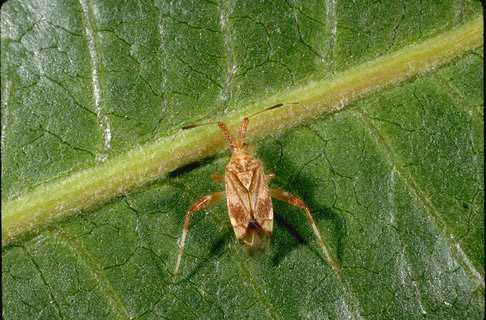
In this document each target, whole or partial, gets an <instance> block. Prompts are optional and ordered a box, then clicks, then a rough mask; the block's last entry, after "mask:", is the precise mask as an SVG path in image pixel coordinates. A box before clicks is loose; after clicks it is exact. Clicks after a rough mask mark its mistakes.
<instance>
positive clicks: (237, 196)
mask: <svg viewBox="0 0 486 320" xmlns="http://www.w3.org/2000/svg"><path fill="white" fill-rule="evenodd" d="M224 180H225V189H226V202H227V204H228V214H229V218H230V221H231V225H232V226H233V230H234V231H235V235H236V238H237V239H241V238H242V237H243V235H244V234H245V232H246V228H247V226H248V223H249V222H250V220H251V213H250V210H251V205H250V199H249V197H248V190H247V189H246V188H245V186H244V185H243V184H242V183H241V181H240V180H239V179H238V176H236V174H234V173H233V172H231V171H229V170H226V173H225V175H224Z"/></svg>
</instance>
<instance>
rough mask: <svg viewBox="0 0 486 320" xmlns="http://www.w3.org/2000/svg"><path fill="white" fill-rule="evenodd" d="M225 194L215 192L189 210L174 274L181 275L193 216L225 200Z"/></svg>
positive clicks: (198, 201) (185, 218)
mask: <svg viewBox="0 0 486 320" xmlns="http://www.w3.org/2000/svg"><path fill="white" fill-rule="evenodd" d="M224 194H225V193H224V192H214V193H211V194H209V195H207V196H205V197H202V198H201V199H199V200H197V201H196V202H194V204H193V205H192V206H191V207H190V208H189V210H188V211H187V213H186V216H185V217H184V226H183V227H182V237H181V240H180V242H179V255H178V256H177V261H176V266H175V271H174V274H178V273H179V267H180V265H181V260H182V255H183V254H184V245H185V243H186V238H187V234H188V232H189V221H190V220H191V216H192V214H193V213H194V212H196V211H199V210H202V209H204V208H206V207H208V206H210V205H213V204H215V203H216V202H218V201H219V200H221V199H223V198H224Z"/></svg>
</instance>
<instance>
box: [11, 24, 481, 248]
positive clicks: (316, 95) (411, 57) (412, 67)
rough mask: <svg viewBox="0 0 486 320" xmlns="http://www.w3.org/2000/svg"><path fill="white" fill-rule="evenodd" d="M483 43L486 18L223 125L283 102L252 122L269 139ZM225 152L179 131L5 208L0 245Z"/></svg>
mask: <svg viewBox="0 0 486 320" xmlns="http://www.w3.org/2000/svg"><path fill="white" fill-rule="evenodd" d="M482 45H483V22H482V17H477V18H475V19H473V20H471V21H470V22H468V23H466V24H465V25H463V26H460V27H458V28H456V29H453V30H451V31H448V32H445V33H443V34H440V35H438V36H435V37H433V38H430V39H428V40H425V41H423V42H420V43H417V44H413V45H410V46H408V47H406V48H403V49H401V50H398V51H396V52H393V53H390V54H387V55H384V56H382V57H381V58H379V59H376V60H374V61H371V62H368V63H365V64H362V65H359V66H357V67H355V68H352V69H350V70H347V71H345V72H343V73H341V74H338V75H337V76H336V77H335V78H334V79H332V80H329V81H315V82H311V83H308V84H307V85H305V86H302V87H299V88H295V89H293V90H288V91H285V92H280V93H277V94H275V95H274V96H272V97H269V98H266V99H264V100H262V101H259V103H258V104H254V105H250V106H247V107H246V108H242V109H241V110H240V111H238V112H235V113H232V114H229V115H227V116H225V117H224V118H223V119H220V120H222V121H224V122H225V123H226V124H228V126H230V127H233V128H234V127H236V126H237V125H238V124H239V122H240V121H241V118H242V117H243V116H244V115H251V114H255V113H257V112H259V111H262V110H264V109H265V108H268V107H269V106H272V105H275V104H278V103H283V104H284V105H283V106H282V107H280V108H275V109H272V110H268V111H266V112H262V113H259V114H257V115H255V116H254V117H252V118H251V125H250V128H249V132H248V135H249V137H250V138H257V137H263V136H265V135H268V134H272V133H276V132H279V131H281V130H283V129H287V128H290V127H293V126H295V125H298V124H300V123H302V122H303V121H306V120H309V119H312V118H316V117H318V116H320V115H323V114H329V113H332V112H336V111H339V110H341V109H343V108H344V107H345V106H346V105H347V104H349V103H350V102H351V101H354V100H356V99H357V98H359V97H362V96H364V95H366V94H369V93H371V92H374V91H377V90H380V89H383V88H385V87H388V86H391V85H394V84H398V83H400V82H401V81H404V80H407V79H410V78H411V77H413V76H416V75H419V74H422V73H425V72H428V71H430V70H433V69H434V68H436V67H438V66H440V65H442V64H444V63H446V62H448V61H450V60H451V59H453V58H455V57H458V56H460V55H463V54H464V53H466V52H467V51H468V50H472V49H474V48H478V47H480V46H482ZM296 102H297V103H296ZM224 147H225V145H224V141H223V136H222V134H221V132H220V130H219V129H218V128H217V126H216V125H211V126H200V127H196V128H193V129H190V130H180V131H178V132H176V133H175V134H173V135H171V136H167V137H164V138H162V139H159V140H157V141H155V142H152V143H148V144H146V145H143V146H141V147H136V148H134V149H133V150H131V151H129V152H127V153H125V154H122V155H120V156H118V157H116V158H113V159H111V160H108V161H106V162H105V163H103V164H100V165H97V166H96V167H93V168H89V169H86V170H83V171H80V172H77V173H75V174H72V175H70V176H67V177H64V178H61V179H59V180H57V181H54V182H51V183H46V184H44V185H42V186H39V187H38V188H36V189H34V190H32V191H29V192H27V193H25V194H23V195H21V196H20V197H19V198H17V199H14V200H9V201H7V202H5V203H3V204H2V240H3V242H2V244H3V245H6V244H8V243H11V242H12V241H13V240H15V239H16V238H17V237H19V236H20V235H22V234H24V233H26V232H35V231H37V230H39V229H40V228H41V227H43V226H45V225H46V224H48V223H49V222H52V221H55V220H57V219H59V218H61V217H66V216H68V215H70V214H73V213H75V212H78V211H80V210H82V209H86V208H90V207H93V206H94V205H96V204H100V203H102V202H104V201H106V200H108V199H111V198H113V197H115V196H117V195H120V194H122V193H125V192H128V191H130V190H132V189H133V188H135V187H137V186H141V185H143V184H146V183H148V182H150V181H153V180H154V179H157V178H158V177H160V176H164V175H166V174H167V173H169V172H171V171H172V170H174V169H177V168H179V167H181V166H184V165H186V164H188V163H191V162H193V161H195V160H198V159H201V158H204V157H207V156H209V155H212V154H214V153H216V152H218V151H219V150H222V149H223V148H224Z"/></svg>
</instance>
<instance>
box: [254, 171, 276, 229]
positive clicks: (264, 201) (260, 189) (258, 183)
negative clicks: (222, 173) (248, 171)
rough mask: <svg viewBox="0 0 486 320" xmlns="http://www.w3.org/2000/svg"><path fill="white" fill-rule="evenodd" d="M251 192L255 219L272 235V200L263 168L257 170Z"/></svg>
mask: <svg viewBox="0 0 486 320" xmlns="http://www.w3.org/2000/svg"><path fill="white" fill-rule="evenodd" d="M249 192H250V200H251V212H252V214H253V217H254V219H255V220H256V221H257V222H258V224H259V225H260V226H261V227H262V229H263V230H264V231H265V232H267V233H270V234H271V233H272V230H273V206H272V198H271V196H270V191H269V189H268V184H267V179H266V178H265V174H264V172H263V168H262V166H258V167H257V168H256V169H255V171H254V175H253V179H252V183H251V185H250V190H249Z"/></svg>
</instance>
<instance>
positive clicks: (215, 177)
mask: <svg viewBox="0 0 486 320" xmlns="http://www.w3.org/2000/svg"><path fill="white" fill-rule="evenodd" d="M211 179H212V180H213V181H214V182H224V176H222V175H220V174H219V173H214V174H213V175H212V176H211Z"/></svg>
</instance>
